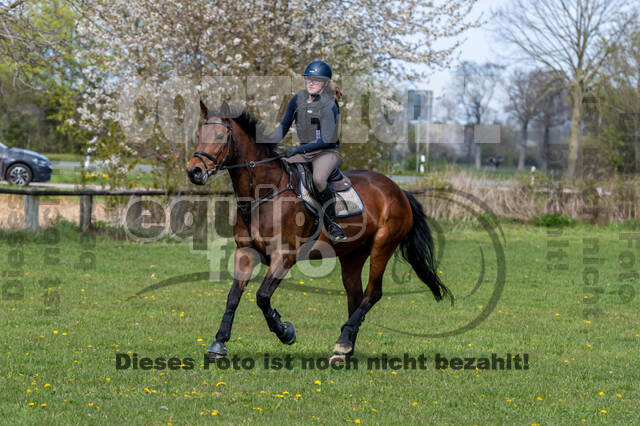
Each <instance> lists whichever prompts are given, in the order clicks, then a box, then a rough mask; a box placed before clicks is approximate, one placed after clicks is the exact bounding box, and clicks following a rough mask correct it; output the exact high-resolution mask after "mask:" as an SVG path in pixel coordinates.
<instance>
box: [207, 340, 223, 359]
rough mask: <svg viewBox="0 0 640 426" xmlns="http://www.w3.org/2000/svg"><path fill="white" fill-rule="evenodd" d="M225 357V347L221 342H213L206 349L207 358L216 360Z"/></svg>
mask: <svg viewBox="0 0 640 426" xmlns="http://www.w3.org/2000/svg"><path fill="white" fill-rule="evenodd" d="M225 356H227V346H226V345H225V344H224V343H222V342H213V343H212V344H211V346H209V349H207V358H209V359H218V358H224V357H225Z"/></svg>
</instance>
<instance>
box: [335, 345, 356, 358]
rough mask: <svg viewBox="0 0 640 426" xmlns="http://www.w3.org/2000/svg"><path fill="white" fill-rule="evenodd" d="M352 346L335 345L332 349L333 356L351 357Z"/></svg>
mask: <svg viewBox="0 0 640 426" xmlns="http://www.w3.org/2000/svg"><path fill="white" fill-rule="evenodd" d="M353 349H354V348H353V345H352V344H350V343H336V345H335V346H334V347H333V354H334V356H338V355H342V356H351V355H353Z"/></svg>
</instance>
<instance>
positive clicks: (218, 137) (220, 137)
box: [216, 133, 224, 141]
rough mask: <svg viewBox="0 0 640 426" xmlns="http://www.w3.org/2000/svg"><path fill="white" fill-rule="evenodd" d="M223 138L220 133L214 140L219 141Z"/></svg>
mask: <svg viewBox="0 0 640 426" xmlns="http://www.w3.org/2000/svg"><path fill="white" fill-rule="evenodd" d="M223 136H224V135H223V134H222V133H220V134H219V135H218V136H216V140H219V141H221V140H222V137H223Z"/></svg>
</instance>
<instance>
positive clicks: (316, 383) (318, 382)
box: [313, 380, 322, 385]
mask: <svg viewBox="0 0 640 426" xmlns="http://www.w3.org/2000/svg"><path fill="white" fill-rule="evenodd" d="M313 384H314V385H321V384H322V382H321V381H320V380H316V381H315V382H313Z"/></svg>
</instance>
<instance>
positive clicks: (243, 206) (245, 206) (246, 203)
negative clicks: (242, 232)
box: [193, 119, 297, 242]
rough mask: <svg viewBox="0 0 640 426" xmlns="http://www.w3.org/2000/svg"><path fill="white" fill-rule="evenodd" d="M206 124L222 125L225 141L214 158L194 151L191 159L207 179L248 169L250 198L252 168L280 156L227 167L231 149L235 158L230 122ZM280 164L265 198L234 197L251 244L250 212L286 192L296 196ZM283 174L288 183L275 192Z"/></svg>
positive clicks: (252, 178)
mask: <svg viewBox="0 0 640 426" xmlns="http://www.w3.org/2000/svg"><path fill="white" fill-rule="evenodd" d="M208 124H222V125H223V126H225V127H226V128H227V140H226V141H225V143H224V145H223V146H222V148H220V150H219V151H218V152H217V153H216V154H215V156H213V155H211V154H208V153H206V152H202V151H196V152H194V153H193V158H197V159H198V160H200V161H201V162H202V165H203V166H204V170H205V173H206V174H207V178H208V177H209V176H211V175H213V174H215V173H216V172H217V171H218V170H230V169H235V168H239V167H247V168H248V169H249V194H250V197H253V193H254V186H253V180H254V176H253V175H254V172H253V168H254V167H255V166H257V165H258V164H263V163H268V162H270V161H274V160H280V158H281V156H280V155H278V156H276V157H270V158H265V159H263V160H258V161H246V162H244V163H242V164H232V165H229V166H228V165H226V164H225V163H226V162H227V159H228V158H229V153H230V152H231V150H232V149H233V156H235V154H236V143H235V141H236V140H235V138H234V137H233V129H232V125H231V120H229V122H224V121H210V120H208V119H207V121H205V122H204V124H203V126H206V125H208ZM225 150H226V152H225V154H224V158H223V159H222V161H221V162H220V163H218V161H217V157H219V156H220V154H221V153H222V152H223V151H225ZM203 157H204V158H206V159H208V160H210V161H212V162H213V165H214V168H213V169H210V168H209V167H207V163H206V162H205V161H204V159H203ZM232 158H233V157H232ZM281 161H282V160H281ZM282 163H283V167H282V168H281V171H280V178H279V179H278V182H277V183H276V184H275V185H274V186H273V189H272V190H271V192H269V193H268V194H267V195H266V196H264V197H258V199H257V200H256V199H253V198H251V200H243V201H240V200H238V199H237V196H236V201H237V204H238V210H239V211H240V216H242V219H243V220H244V222H245V224H246V225H247V231H248V232H249V237H250V238H251V241H252V242H253V236H252V235H251V226H250V221H251V211H252V210H253V209H255V208H257V207H258V206H260V204H262V203H264V202H265V201H269V200H271V199H273V198H275V197H277V196H278V195H280V194H282V193H284V192H286V191H292V192H293V193H294V194H296V192H295V189H294V188H293V184H292V181H291V172H290V170H289V166H288V164H287V163H286V162H285V161H282ZM285 173H286V174H287V176H288V180H289V183H288V184H287V185H286V186H285V187H284V188H282V189H280V190H277V189H278V187H279V186H280V183H281V182H282V178H283V176H284V174H285ZM296 195H297V194H296Z"/></svg>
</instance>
